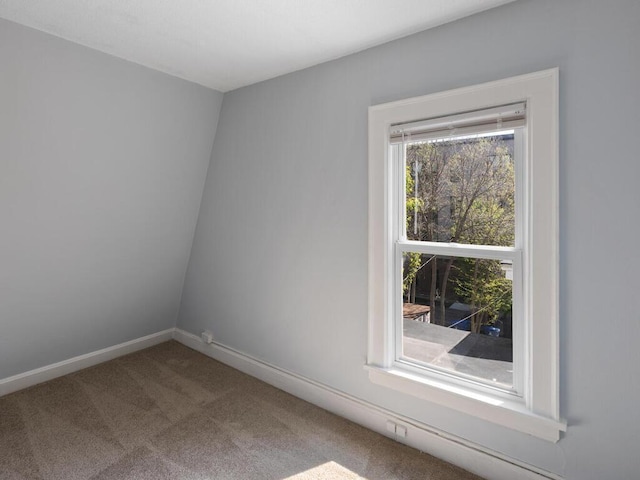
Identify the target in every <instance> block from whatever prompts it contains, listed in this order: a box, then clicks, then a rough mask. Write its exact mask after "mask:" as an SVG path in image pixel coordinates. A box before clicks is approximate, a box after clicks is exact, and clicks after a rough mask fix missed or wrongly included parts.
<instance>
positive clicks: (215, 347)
mask: <svg viewBox="0 0 640 480" xmlns="http://www.w3.org/2000/svg"><path fill="white" fill-rule="evenodd" d="M173 338H174V339H175V340H177V341H178V342H180V343H182V344H183V345H186V346H187V347H190V348H193V349H194V350H197V351H199V352H201V353H203V354H205V355H207V356H208V357H211V358H214V359H215V360H218V361H220V362H222V363H224V364H226V365H229V366H231V367H233V368H235V369H237V370H240V371H241V372H244V373H247V374H249V375H251V376H253V377H256V378H258V379H260V380H262V381H264V382H266V383H268V384H270V385H273V386H274V387H277V388H279V389H281V390H284V391H285V392H288V393H290V394H292V395H295V396H296V397H298V398H301V399H303V400H306V401H308V402H310V403H313V404H314V405H317V406H319V407H321V408H324V409H326V410H328V411H330V412H332V413H335V414H336V415H339V416H341V417H344V418H346V419H348V420H351V421H353V422H355V423H357V424H359V425H362V426H363V427H366V428H368V429H370V430H373V431H375V432H377V433H380V434H381V435H385V436H389V432H388V430H387V422H388V421H392V422H394V423H396V424H397V425H400V426H403V427H405V428H406V429H407V433H406V437H404V438H400V437H396V438H395V440H397V441H398V442H401V443H404V444H406V445H409V446H411V447H413V448H416V449H418V450H421V451H424V452H426V453H428V454H430V455H433V456H435V457H438V458H440V459H442V460H444V461H446V462H449V463H452V464H454V465H457V466H459V467H461V468H464V469H465V470H467V471H469V472H472V473H475V474H476V475H480V476H482V477H484V478H491V479H492V480H549V479H552V480H562V477H560V476H558V475H555V474H553V473H550V472H546V471H543V470H541V469H538V468H536V467H533V466H531V465H527V464H525V463H523V462H519V461H517V460H515V459H511V458H509V457H507V456H505V455H502V454H500V453H498V452H495V451H492V450H489V449H487V448H484V447H481V446H480V445H477V444H474V443H472V442H469V441H467V440H464V439H462V438H460V437H456V436H454V435H451V434H448V433H446V432H444V431H440V430H437V429H434V428H432V427H430V426H428V425H426V424H424V423H421V422H418V421H416V420H413V419H411V418H408V417H405V416H402V415H398V414H397V413H394V412H391V411H389V410H386V409H384V408H380V407H378V406H376V405H373V404H371V403H369V402H366V401H363V400H360V399H358V398H355V397H353V396H351V395H348V394H346V393H344V392H341V391H339V390H336V389H333V388H331V387H329V386H327V385H323V384H321V383H318V382H315V381H313V380H310V379H308V378H305V377H303V376H301V375H297V374H295V373H293V372H289V371H287V370H284V369H282V368H278V367H276V366H274V365H270V364H268V363H266V362H263V361H261V360H258V359H256V358H253V357H250V356H249V355H245V354H244V353H242V352H239V351H237V350H234V349H232V348H229V347H227V346H225V345H222V344H220V343H217V342H214V343H212V344H206V343H205V342H203V341H202V339H200V337H198V336H197V335H193V334H192V333H189V332H186V331H184V330H181V329H179V328H176V329H175V332H174V336H173Z"/></svg>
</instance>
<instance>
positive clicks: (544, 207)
mask: <svg viewBox="0 0 640 480" xmlns="http://www.w3.org/2000/svg"><path fill="white" fill-rule="evenodd" d="M520 101H526V103H527V123H526V126H525V127H524V128H526V130H527V135H526V137H527V141H526V145H525V149H526V155H525V158H526V160H525V163H524V175H522V177H523V178H524V182H523V183H524V188H523V190H524V191H523V192H522V195H523V197H524V199H525V206H526V208H527V212H526V216H525V217H526V218H525V220H524V223H525V224H524V225H523V235H524V244H525V245H526V246H527V248H526V249H525V251H524V254H523V259H522V260H523V272H524V275H525V278H524V282H523V283H524V285H523V290H524V292H523V299H524V302H523V303H524V305H523V313H524V315H525V317H526V318H527V320H526V321H525V322H524V324H525V331H524V335H523V336H524V340H523V343H524V345H523V347H524V355H523V356H524V359H523V369H524V372H523V373H524V385H523V386H522V387H521V388H522V390H523V392H522V393H523V395H522V396H521V397H516V396H513V395H505V394H503V393H500V392H497V391H496V392H493V391H491V389H487V388H482V387H481V388H477V387H474V386H473V385H471V384H470V383H469V382H464V381H459V380H456V379H455V378H452V377H449V376H447V375H442V374H437V373H433V374H417V373H416V372H415V371H412V370H411V369H409V368H402V366H400V365H398V363H397V362H395V361H394V360H395V359H394V358H393V357H394V328H395V327H394V321H393V310H394V309H393V305H394V301H393V299H394V297H393V293H394V292H395V289H394V285H393V279H394V271H393V269H394V258H393V255H394V249H395V248H396V247H395V245H394V242H393V229H392V228H391V227H392V225H391V222H392V219H393V215H392V208H393V199H392V198H391V195H392V192H393V186H392V183H391V182H392V179H393V171H392V169H393V166H392V165H391V162H390V161H389V152H390V148H389V131H390V128H391V125H395V124H401V123H406V122H412V121H419V120H421V119H425V118H434V117H440V116H446V115H451V114H455V113H458V112H465V111H471V110H480V109H484V108H490V107H493V106H496V105H506V104H509V103H515V102H520ZM451 248H453V249H455V248H458V247H457V246H455V245H452V246H451ZM532 319H535V321H532ZM368 342H369V349H368V357H367V365H366V368H367V369H368V371H369V377H370V380H371V381H372V382H374V383H377V384H381V385H384V386H386V387H389V388H392V389H395V390H397V391H400V392H403V393H407V394H410V395H413V396H416V397H418V398H421V399H424V400H428V401H430V402H434V403H437V404H441V405H444V406H447V407H448V408H453V409H456V410H458V411H461V412H464V413H467V414H470V415H473V416H476V417H479V418H482V419H484V420H487V421H490V422H493V423H496V424H499V425H502V426H506V427H509V428H512V429H515V430H518V431H522V432H525V433H528V434H531V435H534V436H536V437H539V438H543V439H546V440H549V441H552V442H556V441H557V440H558V439H559V437H560V431H566V423H564V422H563V421H562V420H561V419H560V414H559V381H558V370H559V367H558V357H559V351H558V69H550V70H545V71H542V72H536V73H532V74H528V75H522V76H518V77H512V78H507V79H504V80H498V81H495V82H489V83H485V84H481V85H476V86H472V87H466V88H459V89H455V90H450V91H446V92H440V93H436V94H432V95H426V96H423V97H417V98H411V99H407V100H401V101H397V102H391V103H386V104H382V105H376V106H372V107H370V108H369V338H368Z"/></svg>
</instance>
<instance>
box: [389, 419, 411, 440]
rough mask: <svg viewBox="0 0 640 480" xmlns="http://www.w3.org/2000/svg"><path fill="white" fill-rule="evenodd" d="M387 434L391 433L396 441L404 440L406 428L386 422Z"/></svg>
mask: <svg viewBox="0 0 640 480" xmlns="http://www.w3.org/2000/svg"><path fill="white" fill-rule="evenodd" d="M387 432H389V433H392V434H393V436H394V438H395V439H396V440H397V439H398V438H405V437H406V436H407V427H405V426H404V425H398V424H397V423H395V422H392V421H391V420H387Z"/></svg>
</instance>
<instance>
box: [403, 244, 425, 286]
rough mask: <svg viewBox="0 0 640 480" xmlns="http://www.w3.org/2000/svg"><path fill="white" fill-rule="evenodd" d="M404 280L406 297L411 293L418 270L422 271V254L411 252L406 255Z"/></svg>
mask: <svg viewBox="0 0 640 480" xmlns="http://www.w3.org/2000/svg"><path fill="white" fill-rule="evenodd" d="M404 263H405V267H404V278H403V279H402V293H403V294H404V295H406V294H407V292H408V291H409V287H410V286H411V284H412V283H413V281H414V280H415V279H416V275H417V274H418V270H420V266H421V265H420V254H419V253H415V252H411V253H406V254H405V257H404Z"/></svg>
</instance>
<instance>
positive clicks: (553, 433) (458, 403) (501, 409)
mask: <svg viewBox="0 0 640 480" xmlns="http://www.w3.org/2000/svg"><path fill="white" fill-rule="evenodd" d="M365 369H366V370H368V371H369V379H370V380H371V382H373V383H375V384H377V385H382V386H384V387H387V388H391V389H393V390H396V391H399V392H402V393H406V394H409V395H412V396H414V397H418V398H421V399H423V400H428V401H430V402H433V403H436V404H438V405H443V406H445V407H448V408H451V409H454V410H457V411H460V412H463V413H466V414H468V415H472V416H474V417H477V418H481V419H483V420H486V421H489V422H492V423H495V424H497V425H502V426H504V427H507V428H511V429H513V430H517V431H520V432H523V433H527V434H529V435H533V436H534V437H538V438H541V439H543V440H547V441H550V442H554V443H555V442H557V441H558V440H559V438H560V432H565V431H566V430H567V425H566V423H565V422H562V421H558V420H554V419H551V418H546V417H543V416H540V415H537V414H535V413H533V412H531V411H530V410H528V409H527V408H526V407H525V405H524V404H523V403H522V402H520V401H515V400H509V399H504V398H500V397H498V396H492V395H487V394H483V393H478V392H476V391H474V390H471V389H467V388H464V387H460V386H456V385H452V384H450V383H447V382H443V381H438V380H435V379H431V378H427V377H424V376H421V375H416V374H414V373H411V372H408V371H405V370H400V369H397V368H388V369H387V368H380V367H377V366H372V365H366V366H365Z"/></svg>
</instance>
